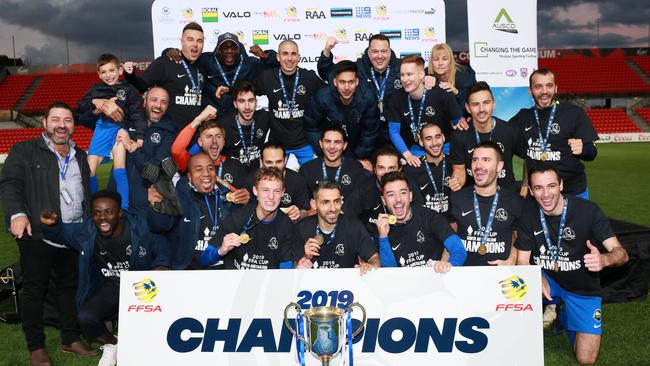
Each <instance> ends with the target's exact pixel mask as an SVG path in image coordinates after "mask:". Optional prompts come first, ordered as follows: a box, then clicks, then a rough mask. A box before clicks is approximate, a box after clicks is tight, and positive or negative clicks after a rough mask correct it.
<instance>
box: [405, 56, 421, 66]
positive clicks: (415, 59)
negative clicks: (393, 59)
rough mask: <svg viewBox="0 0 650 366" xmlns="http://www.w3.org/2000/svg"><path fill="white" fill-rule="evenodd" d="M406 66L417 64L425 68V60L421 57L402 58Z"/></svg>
mask: <svg viewBox="0 0 650 366" xmlns="http://www.w3.org/2000/svg"><path fill="white" fill-rule="evenodd" d="M404 64H416V65H418V66H420V67H421V68H424V59H423V58H422V56H419V55H406V56H404V57H402V65H404Z"/></svg>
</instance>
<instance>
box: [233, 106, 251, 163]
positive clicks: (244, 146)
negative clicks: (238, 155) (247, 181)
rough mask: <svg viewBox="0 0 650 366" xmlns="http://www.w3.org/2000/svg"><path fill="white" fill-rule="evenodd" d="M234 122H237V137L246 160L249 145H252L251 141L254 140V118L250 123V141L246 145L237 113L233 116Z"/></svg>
mask: <svg viewBox="0 0 650 366" xmlns="http://www.w3.org/2000/svg"><path fill="white" fill-rule="evenodd" d="M235 122H237V131H238V132H239V139H240V140H241V146H242V147H243V150H244V155H246V161H248V153H249V151H248V150H250V148H251V147H253V141H254V140H255V120H253V123H251V138H250V140H251V142H250V144H249V145H248V147H247V146H246V142H245V141H244V140H245V138H244V130H243V129H242V127H241V123H240V122H239V115H236V116H235Z"/></svg>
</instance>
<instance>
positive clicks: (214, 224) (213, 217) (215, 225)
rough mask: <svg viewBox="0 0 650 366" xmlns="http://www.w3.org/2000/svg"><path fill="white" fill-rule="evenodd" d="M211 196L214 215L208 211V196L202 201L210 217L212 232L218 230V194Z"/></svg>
mask: <svg viewBox="0 0 650 366" xmlns="http://www.w3.org/2000/svg"><path fill="white" fill-rule="evenodd" d="M213 193H214V191H213ZM213 195H214V214H213V213H212V210H211V209H210V200H209V199H208V195H207V194H206V195H205V196H203V199H204V200H205V206H206V207H207V208H208V214H209V215H210V223H211V224H212V230H213V231H214V230H217V229H218V228H219V195H218V194H213Z"/></svg>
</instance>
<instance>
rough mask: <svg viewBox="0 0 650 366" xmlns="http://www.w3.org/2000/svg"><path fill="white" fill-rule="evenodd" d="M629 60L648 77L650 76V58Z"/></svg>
mask: <svg viewBox="0 0 650 366" xmlns="http://www.w3.org/2000/svg"><path fill="white" fill-rule="evenodd" d="M628 59H630V60H632V62H634V63H635V64H636V65H637V66H639V68H640V69H641V70H643V72H645V73H646V75H648V76H650V57H648V56H631V57H628Z"/></svg>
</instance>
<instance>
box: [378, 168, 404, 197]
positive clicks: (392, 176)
mask: <svg viewBox="0 0 650 366" xmlns="http://www.w3.org/2000/svg"><path fill="white" fill-rule="evenodd" d="M399 180H402V181H404V182H406V186H407V187H409V180H408V178H407V177H406V173H404V172H403V171H399V170H398V171H396V172H390V173H386V174H384V176H383V177H381V181H379V186H380V187H381V192H382V193H383V192H384V187H386V184H388V183H391V182H397V181H399ZM410 190H411V188H410V187H409V191H410Z"/></svg>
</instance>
